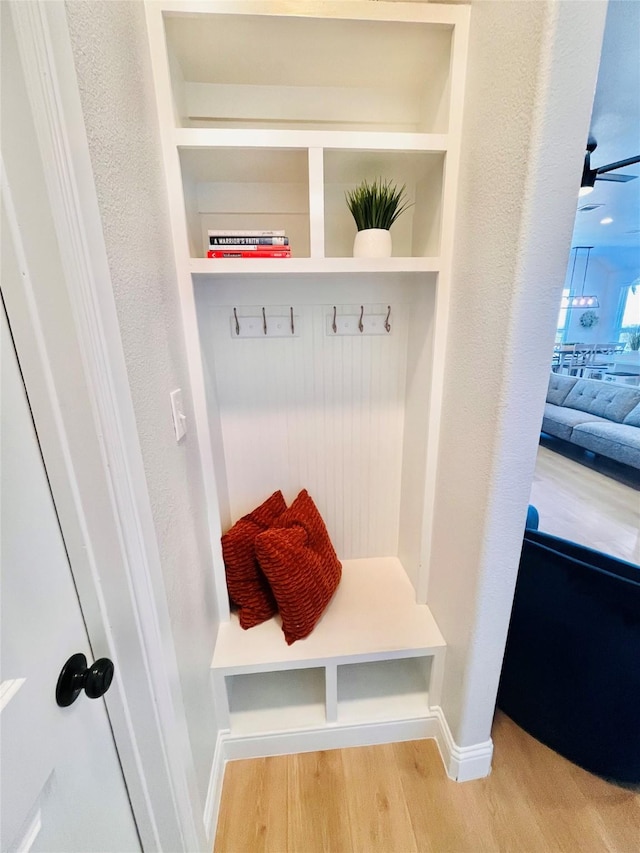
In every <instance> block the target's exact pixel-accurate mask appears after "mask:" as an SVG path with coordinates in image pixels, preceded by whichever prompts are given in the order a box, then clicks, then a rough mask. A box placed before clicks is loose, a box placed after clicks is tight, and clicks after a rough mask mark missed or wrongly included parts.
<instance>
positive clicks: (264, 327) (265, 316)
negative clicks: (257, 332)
mask: <svg viewBox="0 0 640 853" xmlns="http://www.w3.org/2000/svg"><path fill="white" fill-rule="evenodd" d="M262 329H263V331H264V333H265V335H266V334H267V315H266V314H265V311H264V308H263V309H262Z"/></svg>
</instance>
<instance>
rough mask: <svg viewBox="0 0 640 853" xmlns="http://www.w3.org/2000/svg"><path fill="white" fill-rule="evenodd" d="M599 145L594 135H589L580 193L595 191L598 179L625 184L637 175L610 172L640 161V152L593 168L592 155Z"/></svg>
mask: <svg viewBox="0 0 640 853" xmlns="http://www.w3.org/2000/svg"><path fill="white" fill-rule="evenodd" d="M597 147H598V143H597V142H596V140H595V139H594V137H593V136H591V135H589V139H588V140H587V153H586V154H585V155H584V168H583V169H582V181H581V182H580V192H579V195H581V196H583V195H588V194H589V193H590V192H593V186H594V184H595V182H596V181H616V182H617V183H620V184H623V183H626V182H627V181H633V180H635V179H636V178H637V177H638V176H637V175H611V174H610V172H615V171H616V169H622V168H624V166H631V165H632V164H633V163H640V154H637V155H636V156H635V157H627V159H626V160H617V161H616V162H615V163H607V165H606V166H598V167H597V168H595V169H592V168H591V155H592V154H593V152H594V151H595V150H596V148H597Z"/></svg>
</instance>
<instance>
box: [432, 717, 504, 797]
mask: <svg viewBox="0 0 640 853" xmlns="http://www.w3.org/2000/svg"><path fill="white" fill-rule="evenodd" d="M431 710H432V712H433V714H434V715H435V716H436V718H437V720H438V730H437V735H436V742H437V744H438V749H439V750H440V756H441V758H442V763H443V764H444V768H445V770H446V771H447V776H448V777H449V778H450V779H453V780H454V781H456V782H470V781H472V780H473V779H484V777H485V776H488V775H489V773H491V760H492V758H493V741H492V740H491V738H489V740H485V741H483V742H482V743H474V744H472V745H471V746H458V744H457V743H456V742H455V741H454V739H453V735H452V734H451V729H450V728H449V724H448V723H447V719H446V717H445V715H444V713H443V711H442V708H440V707H435V708H432V709H431Z"/></svg>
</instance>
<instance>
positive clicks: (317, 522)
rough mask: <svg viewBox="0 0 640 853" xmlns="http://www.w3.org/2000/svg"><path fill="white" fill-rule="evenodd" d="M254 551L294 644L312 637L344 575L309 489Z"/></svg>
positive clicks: (285, 630)
mask: <svg viewBox="0 0 640 853" xmlns="http://www.w3.org/2000/svg"><path fill="white" fill-rule="evenodd" d="M255 548H256V556H257V557H258V562H259V563H260V567H261V568H262V571H263V572H264V573H265V575H266V576H267V579H268V581H269V583H270V585H271V589H272V590H273V594H274V595H275V597H276V601H277V602H278V608H279V609H280V615H281V616H282V630H283V631H284V636H285V639H286V641H287V643H288V645H291V644H292V643H295V641H296V640H301V639H303V637H307V636H308V635H309V634H310V633H311V631H312V630H313V628H314V627H315V625H316V623H317V622H318V621H319V619H320V617H321V616H322V614H323V613H324V610H325V608H326V606H327V605H328V604H329V602H330V601H331V598H332V596H333V594H334V592H335V591H336V588H337V586H338V584H339V583H340V577H341V575H342V566H341V564H340V561H339V560H338V558H337V556H336V552H335V551H334V549H333V545H332V544H331V541H330V539H329V534H328V533H327V528H326V527H325V525H324V521H323V520H322V517H321V515H320V513H319V512H318V510H317V508H316V505H315V504H314V502H313V501H312V500H311V498H310V497H309V495H308V493H307V492H306V490H305V491H302V492H300V494H299V495H298V497H297V498H296V499H295V501H294V502H293V503H292V504H291V506H290V507H289V509H288V510H286V512H284V513H282V515H281V516H280V517H279V518H278V519H277V520H276V521H275V522H274V523H273V525H272V526H271V527H270V528H269V530H267V531H265V532H264V533H261V534H260V535H259V536H257V537H256V541H255Z"/></svg>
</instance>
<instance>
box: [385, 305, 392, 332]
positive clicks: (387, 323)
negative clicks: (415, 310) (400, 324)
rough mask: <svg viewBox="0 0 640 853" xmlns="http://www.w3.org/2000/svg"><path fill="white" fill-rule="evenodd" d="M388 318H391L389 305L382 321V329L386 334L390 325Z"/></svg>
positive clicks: (389, 329)
mask: <svg viewBox="0 0 640 853" xmlns="http://www.w3.org/2000/svg"><path fill="white" fill-rule="evenodd" d="M390 316H391V305H387V316H386V317H385V320H384V327H385V329H386V330H387V332H390V331H391V324H390V323H389V317H390Z"/></svg>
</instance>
